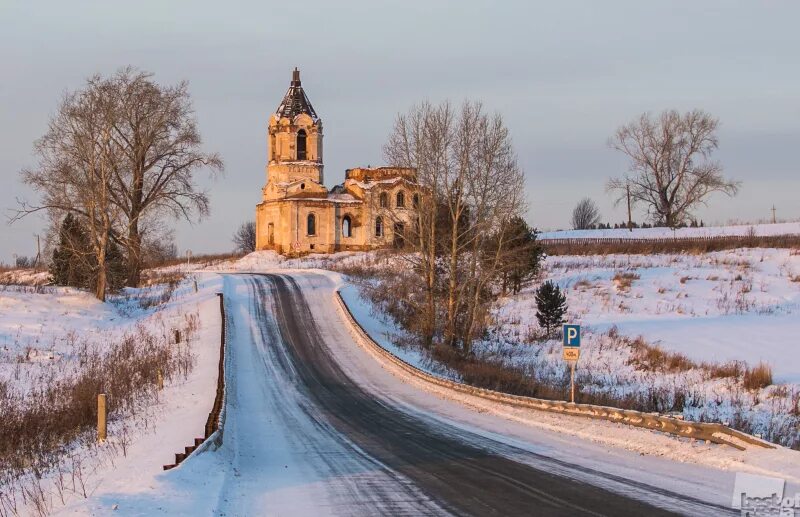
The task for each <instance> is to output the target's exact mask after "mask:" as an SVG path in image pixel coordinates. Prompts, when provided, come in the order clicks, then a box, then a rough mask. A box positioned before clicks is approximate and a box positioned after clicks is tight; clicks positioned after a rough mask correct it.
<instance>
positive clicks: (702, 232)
mask: <svg viewBox="0 0 800 517" xmlns="http://www.w3.org/2000/svg"><path fill="white" fill-rule="evenodd" d="M753 234H755V235H757V236H770V235H800V222H794V223H778V224H753V225H750V224H746V225H738V226H707V227H703V228H678V229H677V230H674V231H673V230H672V229H670V228H634V229H633V231H632V232H631V231H628V230H626V229H624V228H620V229H611V230H561V231H553V232H542V233H540V234H539V238H540V239H665V238H673V237H676V238H690V237H719V236H747V235H753Z"/></svg>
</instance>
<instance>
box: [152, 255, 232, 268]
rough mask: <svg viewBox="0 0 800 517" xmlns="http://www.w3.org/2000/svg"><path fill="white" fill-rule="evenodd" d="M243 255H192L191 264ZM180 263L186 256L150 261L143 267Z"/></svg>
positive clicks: (227, 259) (224, 259) (176, 264)
mask: <svg viewBox="0 0 800 517" xmlns="http://www.w3.org/2000/svg"><path fill="white" fill-rule="evenodd" d="M243 256H244V255H243V254H242V253H212V254H207V255H192V258H191V264H194V265H197V264H206V263H214V262H227V261H230V260H236V259H240V258H242V257H243ZM181 264H186V257H175V258H171V259H168V260H161V261H158V262H152V263H150V264H147V265H145V268H146V269H154V268H161V267H169V266H178V265H181Z"/></svg>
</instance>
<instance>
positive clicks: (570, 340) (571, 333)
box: [564, 325, 581, 346]
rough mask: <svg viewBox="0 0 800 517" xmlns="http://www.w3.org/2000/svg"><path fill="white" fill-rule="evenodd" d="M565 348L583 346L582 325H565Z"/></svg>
mask: <svg viewBox="0 0 800 517" xmlns="http://www.w3.org/2000/svg"><path fill="white" fill-rule="evenodd" d="M564 346H581V326H580V325H564Z"/></svg>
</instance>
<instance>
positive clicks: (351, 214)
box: [256, 68, 420, 254]
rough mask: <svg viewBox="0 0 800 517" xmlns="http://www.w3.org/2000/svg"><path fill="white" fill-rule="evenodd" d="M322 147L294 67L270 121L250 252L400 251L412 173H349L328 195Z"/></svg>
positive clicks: (411, 202) (409, 213) (410, 210)
mask: <svg viewBox="0 0 800 517" xmlns="http://www.w3.org/2000/svg"><path fill="white" fill-rule="evenodd" d="M322 147H323V143H322V119H321V118H320V117H319V116H318V115H317V113H316V112H315V111H314V108H313V107H312V106H311V102H310V101H309V100H308V97H307V96H306V93H305V91H304V90H303V87H302V85H301V83H300V72H299V71H298V70H297V69H296V68H295V70H294V72H293V74H292V82H291V84H290V85H289V90H288V91H287V92H286V95H285V96H284V97H283V100H282V101H281V103H280V105H279V106H278V109H277V110H275V112H274V113H273V114H272V115H271V116H270V118H269V129H268V132H267V150H268V156H267V160H268V163H267V182H266V185H265V186H264V188H263V190H262V201H261V202H260V203H259V204H258V205H257V206H256V249H259V250H275V251H277V252H278V253H282V254H305V253H333V252H336V251H348V250H351V251H356V250H368V249H375V248H381V247H389V246H402V245H403V244H404V231H405V230H406V229H407V228H409V227H410V226H409V225H410V224H412V223H413V221H414V217H413V214H414V211H415V209H416V208H417V207H418V205H419V199H420V198H419V196H420V191H419V186H418V184H417V182H416V180H417V177H416V171H415V170H414V169H410V168H398V167H374V168H373V167H370V168H353V169H347V170H346V171H345V180H344V183H342V184H340V185H336V186H335V187H333V188H332V189H330V190H328V189H327V188H326V187H325V185H324V175H323V161H322Z"/></svg>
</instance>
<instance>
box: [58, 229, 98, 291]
mask: <svg viewBox="0 0 800 517" xmlns="http://www.w3.org/2000/svg"><path fill="white" fill-rule="evenodd" d="M90 257H91V250H90V247H89V237H88V236H87V235H86V230H85V229H84V228H83V226H82V225H81V224H80V221H78V219H76V218H75V216H73V215H72V214H71V213H70V214H67V216H66V217H64V221H62V223H61V228H60V229H59V231H58V245H57V246H56V249H55V251H53V261H52V264H51V265H50V274H51V276H52V277H53V283H54V284H56V285H67V286H72V287H82V288H87V287H90V284H91V283H92V282H91V278H92V273H91V264H90V263H89V259H90Z"/></svg>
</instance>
